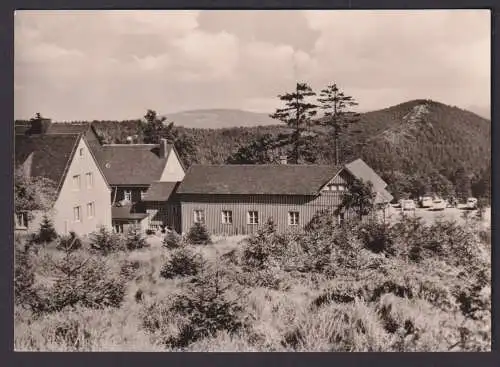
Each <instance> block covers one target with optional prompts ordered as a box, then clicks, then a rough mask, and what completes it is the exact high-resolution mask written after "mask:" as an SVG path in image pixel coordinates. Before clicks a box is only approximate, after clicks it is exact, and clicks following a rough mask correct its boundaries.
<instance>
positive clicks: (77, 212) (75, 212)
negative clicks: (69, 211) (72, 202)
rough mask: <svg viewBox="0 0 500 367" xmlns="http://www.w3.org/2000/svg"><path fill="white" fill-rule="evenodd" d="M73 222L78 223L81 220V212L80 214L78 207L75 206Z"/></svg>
mask: <svg viewBox="0 0 500 367" xmlns="http://www.w3.org/2000/svg"><path fill="white" fill-rule="evenodd" d="M73 220H74V221H75V222H79V221H80V220H81V212H80V207H79V206H75V207H74V208H73Z"/></svg>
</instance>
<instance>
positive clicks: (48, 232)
mask: <svg viewBox="0 0 500 367" xmlns="http://www.w3.org/2000/svg"><path fill="white" fill-rule="evenodd" d="M56 238H57V233H56V230H55V229H54V225H53V224H52V221H51V220H50V218H49V217H48V216H47V215H44V216H43V218H42V222H41V223H40V229H39V230H38V233H37V235H36V241H37V242H38V243H49V242H52V241H54V240H55V239H56Z"/></svg>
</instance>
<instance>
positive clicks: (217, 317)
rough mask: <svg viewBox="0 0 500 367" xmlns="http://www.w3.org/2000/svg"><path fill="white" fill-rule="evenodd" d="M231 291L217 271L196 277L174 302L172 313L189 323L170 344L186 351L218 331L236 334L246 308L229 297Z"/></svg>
mask: <svg viewBox="0 0 500 367" xmlns="http://www.w3.org/2000/svg"><path fill="white" fill-rule="evenodd" d="M228 288H229V287H228V286H227V285H226V284H224V283H223V282H222V280H221V279H220V277H219V275H218V273H217V272H215V273H213V274H201V275H200V276H199V277H196V278H195V281H194V282H193V283H192V284H190V285H188V286H187V288H186V290H185V291H184V292H183V293H182V294H179V295H177V296H176V297H175V299H174V301H173V305H172V308H171V311H173V312H175V313H177V314H179V315H181V316H183V317H184V318H185V319H186V322H185V323H184V324H183V325H182V326H181V328H180V332H179V334H178V335H177V336H175V337H172V338H170V339H169V340H168V341H167V344H169V345H170V346H173V347H181V348H182V347H186V346H187V345H189V344H190V343H192V342H194V341H197V340H199V339H201V338H204V337H207V336H213V335H215V334H216V332H217V331H221V330H224V331H227V332H229V333H234V332H236V331H237V330H238V329H240V328H241V327H242V326H243V323H242V321H241V312H242V307H241V306H240V305H239V304H238V302H237V301H236V300H235V299H231V297H229V294H228Z"/></svg>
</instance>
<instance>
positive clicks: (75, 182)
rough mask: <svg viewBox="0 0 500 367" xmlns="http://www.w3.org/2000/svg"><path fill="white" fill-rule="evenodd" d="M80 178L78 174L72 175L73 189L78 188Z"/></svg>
mask: <svg viewBox="0 0 500 367" xmlns="http://www.w3.org/2000/svg"><path fill="white" fill-rule="evenodd" d="M80 187H81V180H80V175H75V176H73V190H80Z"/></svg>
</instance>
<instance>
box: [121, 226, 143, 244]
mask: <svg viewBox="0 0 500 367" xmlns="http://www.w3.org/2000/svg"><path fill="white" fill-rule="evenodd" d="M125 245H126V246H127V249H128V250H137V249H141V248H143V247H145V246H146V239H145V238H144V236H143V235H142V233H141V229H140V228H139V227H137V226H131V227H130V229H129V230H128V232H127V237H126V239H125Z"/></svg>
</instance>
